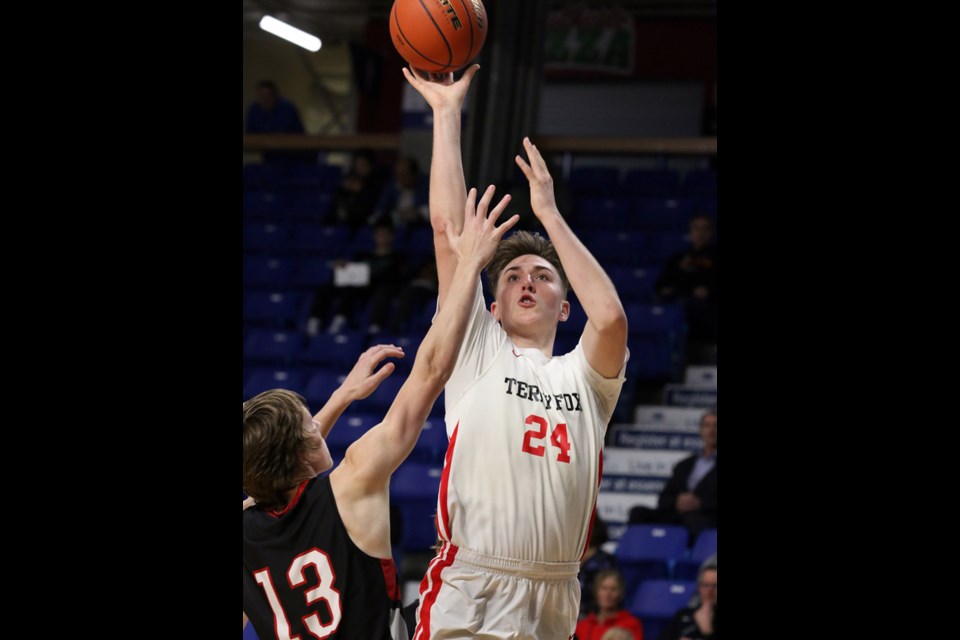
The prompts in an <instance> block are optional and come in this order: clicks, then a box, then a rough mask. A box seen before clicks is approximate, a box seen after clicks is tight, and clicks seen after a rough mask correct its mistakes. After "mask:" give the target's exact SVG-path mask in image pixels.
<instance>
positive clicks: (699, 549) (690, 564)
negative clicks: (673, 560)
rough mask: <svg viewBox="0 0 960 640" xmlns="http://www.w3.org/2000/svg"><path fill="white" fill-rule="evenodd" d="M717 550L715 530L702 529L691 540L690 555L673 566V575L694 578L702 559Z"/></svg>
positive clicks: (682, 578) (678, 578) (683, 578)
mask: <svg viewBox="0 0 960 640" xmlns="http://www.w3.org/2000/svg"><path fill="white" fill-rule="evenodd" d="M716 552H717V530H716V529H704V530H703V531H701V532H700V534H699V535H698V536H697V539H696V540H694V542H693V548H692V549H691V550H690V557H689V558H688V559H686V560H681V561H680V562H678V563H677V564H676V566H675V567H674V568H673V577H674V578H675V579H677V580H696V579H697V573H699V572H700V565H701V564H703V561H704V560H706V559H707V558H709V557H710V556H712V555H713V554H715V553H716Z"/></svg>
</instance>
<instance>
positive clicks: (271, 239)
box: [243, 221, 288, 253]
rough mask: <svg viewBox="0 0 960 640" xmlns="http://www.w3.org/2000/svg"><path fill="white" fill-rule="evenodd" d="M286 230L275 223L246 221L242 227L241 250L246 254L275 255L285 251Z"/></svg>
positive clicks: (284, 226)
mask: <svg viewBox="0 0 960 640" xmlns="http://www.w3.org/2000/svg"><path fill="white" fill-rule="evenodd" d="M287 234H288V228H287V226H286V225H285V224H278V223H275V222H255V221H247V222H246V223H245V224H244V225H243V250H244V252H247V253H276V252H282V251H284V250H285V249H286V242H287V237H288V235H287Z"/></svg>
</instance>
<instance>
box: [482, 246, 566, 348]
mask: <svg viewBox="0 0 960 640" xmlns="http://www.w3.org/2000/svg"><path fill="white" fill-rule="evenodd" d="M496 297H497V300H496V302H494V303H493V304H492V305H491V306H490V311H491V312H492V313H493V317H494V318H496V319H497V320H499V321H500V323H501V324H502V325H503V328H504V330H505V331H506V332H507V333H512V332H513V331H514V330H520V329H523V328H528V327H532V328H534V329H539V330H541V331H550V330H554V329H556V326H557V323H558V322H559V321H560V320H566V318H567V315H568V313H569V310H570V303H568V302H566V301H565V300H564V299H563V283H562V282H561V280H560V274H558V273H557V270H556V269H554V268H553V265H551V264H550V262H549V261H548V260H546V259H544V258H541V257H540V256H535V255H524V256H520V257H518V258H514V259H513V260H512V261H510V263H509V264H507V266H506V268H505V269H504V270H503V271H502V272H501V273H500V280H499V282H498V283H497V296H496ZM524 333H527V332H526V331H524Z"/></svg>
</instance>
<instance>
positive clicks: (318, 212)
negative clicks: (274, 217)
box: [290, 189, 333, 222]
mask: <svg viewBox="0 0 960 640" xmlns="http://www.w3.org/2000/svg"><path fill="white" fill-rule="evenodd" d="M332 205H333V193H332V192H331V191H330V190H328V189H308V190H306V191H298V192H297V193H295V194H294V196H293V203H292V204H291V206H290V215H291V217H292V218H294V219H295V220H304V221H308V222H309V221H316V222H321V221H323V220H325V219H326V218H327V216H328V215H329V214H330V209H331V207H332Z"/></svg>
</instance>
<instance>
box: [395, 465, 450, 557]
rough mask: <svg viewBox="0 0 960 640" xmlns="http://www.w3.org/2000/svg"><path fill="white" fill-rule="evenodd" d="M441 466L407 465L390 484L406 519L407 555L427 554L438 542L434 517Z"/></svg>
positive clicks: (404, 541) (405, 540)
mask: <svg viewBox="0 0 960 640" xmlns="http://www.w3.org/2000/svg"><path fill="white" fill-rule="evenodd" d="M442 472H443V466H442V465H427V464H418V463H415V462H410V461H407V462H404V463H403V464H402V465H400V468H399V469H397V470H396V472H394V474H393V478H391V480H390V499H391V500H392V501H393V502H394V504H396V505H397V507H398V508H399V510H400V513H401V516H402V518H403V539H402V541H401V543H400V546H401V548H402V549H403V550H404V551H426V550H428V549H430V548H431V547H433V546H434V545H435V544H436V542H437V529H436V523H435V520H434V517H435V515H436V512H437V494H438V493H439V492H440V476H441V474H442Z"/></svg>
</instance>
